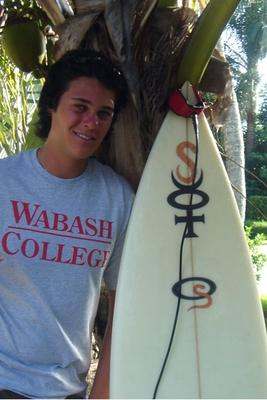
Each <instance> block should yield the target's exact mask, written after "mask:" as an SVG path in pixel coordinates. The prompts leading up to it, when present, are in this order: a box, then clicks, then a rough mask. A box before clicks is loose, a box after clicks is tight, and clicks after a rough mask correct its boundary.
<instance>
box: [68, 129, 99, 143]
mask: <svg viewBox="0 0 267 400" xmlns="http://www.w3.org/2000/svg"><path fill="white" fill-rule="evenodd" d="M73 133H74V135H76V136H78V137H79V138H80V139H82V140H84V141H86V142H87V143H88V142H91V141H95V140H96V137H95V135H94V134H85V133H82V132H77V131H73Z"/></svg>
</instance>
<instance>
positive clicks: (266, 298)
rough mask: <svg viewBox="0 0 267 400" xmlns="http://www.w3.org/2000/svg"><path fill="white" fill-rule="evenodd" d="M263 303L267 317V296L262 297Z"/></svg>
mask: <svg viewBox="0 0 267 400" xmlns="http://www.w3.org/2000/svg"><path fill="white" fill-rule="evenodd" d="M261 305H262V308H263V313H264V315H265V317H266V318H267V296H262V297H261Z"/></svg>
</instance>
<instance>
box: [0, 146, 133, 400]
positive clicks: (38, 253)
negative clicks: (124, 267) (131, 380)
mask: <svg viewBox="0 0 267 400" xmlns="http://www.w3.org/2000/svg"><path fill="white" fill-rule="evenodd" d="M0 185H1V191H0V204H1V214H0V388H5V389H9V390H12V391H15V392H17V393H20V394H22V395H25V396H28V397H45V398H54V397H58V398H60V397H62V398H64V397H66V396H68V395H70V394H73V393H78V392H81V391H82V390H84V389H85V387H86V383H85V377H86V374H87V371H88V368H89V364H90V347H91V346H90V343H91V332H92V328H93V323H94V318H95V314H96V311H97V306H98V300H99V292H100V285H101V280H102V277H103V278H104V280H105V282H106V284H107V286H108V288H109V289H115V288H116V283H117V275H118V268H119V261H120V256H121V250H122V245H123V240H124V234H125V230H126V226H127V222H128V218H129V214H130V209H131V205H132V200H133V192H132V190H131V189H130V186H129V185H128V184H127V183H126V181H125V180H124V179H123V178H122V177H120V176H118V175H117V174H116V173H115V172H113V170H112V169H111V168H109V167H107V166H104V165H102V164H100V163H99V162H98V161H97V160H95V159H94V158H91V159H90V160H89V162H88V166H87V169H86V170H85V172H84V173H83V174H82V175H80V176H79V177H77V178H73V179H61V178H58V177H55V176H53V175H51V174H49V173H48V172H47V171H46V170H44V169H43V168H42V167H41V165H40V164H39V162H38V160H37V155H36V150H34V151H29V152H24V153H21V154H19V155H17V156H15V157H10V158H6V159H3V160H0Z"/></svg>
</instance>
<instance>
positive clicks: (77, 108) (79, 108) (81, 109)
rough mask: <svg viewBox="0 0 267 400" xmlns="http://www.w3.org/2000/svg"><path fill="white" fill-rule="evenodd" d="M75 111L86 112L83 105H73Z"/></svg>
mask: <svg viewBox="0 0 267 400" xmlns="http://www.w3.org/2000/svg"><path fill="white" fill-rule="evenodd" d="M75 109H76V110H77V111H79V112H83V111H85V110H86V107H85V106H84V105H83V104H75Z"/></svg>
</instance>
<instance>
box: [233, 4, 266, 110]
mask: <svg viewBox="0 0 267 400" xmlns="http://www.w3.org/2000/svg"><path fill="white" fill-rule="evenodd" d="M265 18H266V1H265V0H253V1H251V0H242V1H241V2H240V4H239V6H238V8H237V10H236V13H235V14H234V15H233V17H232V19H231V21H230V27H231V28H232V30H233V31H234V32H235V34H236V37H237V40H238V41H239V45H240V49H239V51H238V53H237V52H235V50H233V49H232V48H226V53H227V58H228V59H229V61H230V64H231V67H232V69H233V70H234V76H235V79H236V80H237V86H236V93H237V98H238V102H239V105H241V107H240V108H241V111H242V113H243V117H245V113H246V111H247V109H248V108H249V105H250V100H251V99H250V96H249V95H248V90H250V89H252V88H254V89H255V88H256V86H257V84H258V82H259V74H258V70H257V65H258V61H259V60H260V59H263V58H264V57H265V55H266V44H265V43H264V29H265V25H266V21H265Z"/></svg>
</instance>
